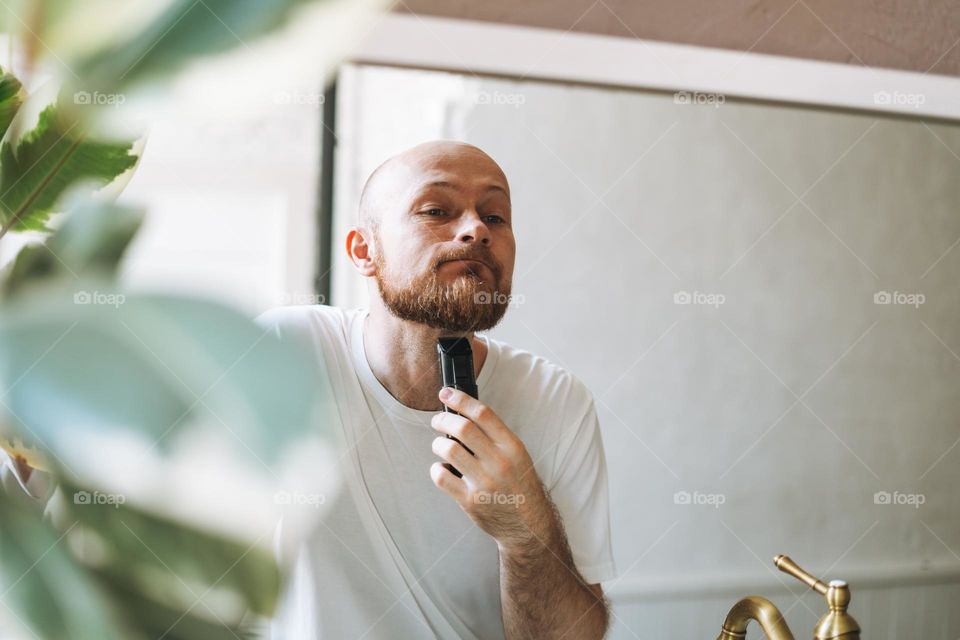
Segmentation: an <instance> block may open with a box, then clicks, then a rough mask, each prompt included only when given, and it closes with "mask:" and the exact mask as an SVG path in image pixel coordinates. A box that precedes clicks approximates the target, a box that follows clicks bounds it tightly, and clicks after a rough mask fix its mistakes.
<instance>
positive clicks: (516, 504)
mask: <svg viewBox="0 0 960 640" xmlns="http://www.w3.org/2000/svg"><path fill="white" fill-rule="evenodd" d="M440 400H441V401H442V402H443V403H444V404H445V405H446V406H448V407H450V408H451V409H453V410H454V411H456V412H457V413H459V414H461V415H456V414H454V413H438V414H437V415H435V416H434V417H433V419H432V420H431V425H432V426H433V428H434V429H436V430H437V431H440V432H441V433H445V434H448V435H450V436H453V437H454V438H456V440H451V439H450V438H446V437H443V436H440V437H438V438H437V439H435V440H434V441H433V452H434V453H435V454H437V455H438V456H440V457H441V458H443V459H444V460H445V461H446V462H448V463H449V464H451V465H453V466H454V467H455V468H456V469H457V470H459V471H460V473H462V474H463V477H462V478H457V477H456V476H455V475H454V474H453V473H451V472H450V471H449V470H448V469H446V468H445V467H444V465H443V463H440V462H436V463H434V464H433V465H432V466H431V467H430V476H431V477H432V478H433V482H434V484H436V485H437V486H438V487H439V488H440V489H442V490H443V491H445V492H446V493H447V494H449V495H450V496H451V497H453V499H455V500H456V501H457V503H458V504H459V505H460V507H461V508H462V509H463V510H464V511H465V512H466V513H467V515H469V516H470V517H471V518H472V519H473V521H474V522H476V523H477V525H478V526H479V527H480V528H481V529H483V530H484V531H486V532H487V533H488V534H490V535H491V536H492V537H493V538H494V539H495V540H496V541H497V543H498V544H499V545H500V547H501V548H511V547H517V546H526V545H529V543H530V542H531V540H532V539H535V538H536V537H541V538H543V537H546V536H547V535H548V531H547V528H548V527H550V526H551V524H552V519H553V518H552V510H551V505H550V503H549V501H548V499H547V497H546V494H545V492H544V489H543V485H542V483H541V481H540V477H539V476H538V475H537V472H536V470H535V469H534V467H533V460H531V458H530V454H529V453H527V449H526V447H525V446H524V444H523V442H522V441H521V440H520V438H518V437H517V436H516V434H514V433H513V432H512V431H511V430H510V428H509V427H507V425H505V424H504V423H503V421H502V420H500V418H499V417H498V416H497V414H496V413H494V412H493V410H492V409H490V407H488V406H486V405H485V404H483V403H482V402H480V401H479V400H477V399H476V398H471V397H470V396H468V395H467V394H465V393H464V392H462V391H457V390H456V389H452V388H450V387H444V388H443V389H441V390H440ZM457 440H459V442H457ZM460 443H463V444H460ZM464 447H466V448H464ZM468 449H469V451H468ZM471 451H472V452H473V453H472V454H471Z"/></svg>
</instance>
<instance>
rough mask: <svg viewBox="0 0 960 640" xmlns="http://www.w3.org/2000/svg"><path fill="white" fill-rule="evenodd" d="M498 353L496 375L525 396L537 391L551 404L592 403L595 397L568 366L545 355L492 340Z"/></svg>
mask: <svg viewBox="0 0 960 640" xmlns="http://www.w3.org/2000/svg"><path fill="white" fill-rule="evenodd" d="M489 340H490V342H491V343H493V344H495V345H496V347H497V350H498V359H497V366H496V368H495V369H494V371H493V376H494V377H495V378H498V379H502V381H503V382H505V383H506V384H509V385H510V386H512V387H515V388H517V389H518V390H521V389H522V392H523V393H526V392H535V393H536V394H538V396H539V397H541V398H544V399H546V400H548V401H551V400H556V399H564V400H572V401H577V402H589V401H591V400H592V397H593V396H592V395H591V393H590V390H589V388H588V387H587V385H586V384H584V382H583V381H582V380H580V378H579V377H577V376H576V375H575V374H574V373H573V372H571V371H570V370H569V369H567V368H566V367H564V366H562V365H559V364H557V363H555V362H553V361H551V360H549V359H547V358H545V357H543V356H541V355H538V354H535V353H532V352H530V351H527V350H526V349H522V348H520V347H516V346H513V345H511V344H508V343H506V342H503V341H502V340H495V339H493V338H489Z"/></svg>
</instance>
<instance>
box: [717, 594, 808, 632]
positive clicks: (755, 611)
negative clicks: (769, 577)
mask: <svg viewBox="0 0 960 640" xmlns="http://www.w3.org/2000/svg"><path fill="white" fill-rule="evenodd" d="M751 620H755V621H756V622H757V624H759V625H760V628H761V629H763V633H764V634H765V635H766V637H767V638H769V640H794V638H793V634H792V633H790V628H789V627H788V626H787V623H786V622H785V621H784V619H783V615H781V613H780V610H779V609H777V607H776V605H774V604H773V603H772V602H770V601H769V600H767V599H766V598H763V597H760V596H747V597H746V598H744V599H743V600H741V601H740V602H738V603H737V604H735V605H733V608H732V609H730V613H728V614H727V619H726V620H724V621H723V629H722V630H721V631H720V635H719V636H717V640H743V639H744V638H746V637H747V625H748V624H749V623H750V621H751Z"/></svg>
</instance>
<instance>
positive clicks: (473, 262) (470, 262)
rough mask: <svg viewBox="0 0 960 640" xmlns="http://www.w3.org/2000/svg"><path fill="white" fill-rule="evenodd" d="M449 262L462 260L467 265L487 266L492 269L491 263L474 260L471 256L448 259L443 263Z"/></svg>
mask: <svg viewBox="0 0 960 640" xmlns="http://www.w3.org/2000/svg"><path fill="white" fill-rule="evenodd" d="M448 262H462V263H463V264H466V265H469V266H472V267H486V268H487V269H490V265H488V264H487V263H486V262H481V261H480V260H473V259H471V258H462V259H457V260H446V261H444V262H443V263H442V264H446V263H448Z"/></svg>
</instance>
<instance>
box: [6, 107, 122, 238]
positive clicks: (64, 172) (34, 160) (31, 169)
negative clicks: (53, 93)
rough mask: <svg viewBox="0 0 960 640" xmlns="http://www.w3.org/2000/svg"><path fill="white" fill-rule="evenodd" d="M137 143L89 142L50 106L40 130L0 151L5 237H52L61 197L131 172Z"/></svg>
mask: <svg viewBox="0 0 960 640" xmlns="http://www.w3.org/2000/svg"><path fill="white" fill-rule="evenodd" d="M132 147H133V143H132V142H106V141H97V140H92V139H90V138H89V137H88V136H87V135H86V133H85V131H84V129H83V126H82V125H81V124H80V122H79V121H78V120H77V119H76V118H67V117H61V110H60V109H59V108H58V107H57V106H56V105H50V106H48V107H47V108H46V109H44V110H43V111H42V112H41V113H40V118H39V121H38V122H37V125H36V127H34V128H33V129H32V130H31V131H29V132H27V133H26V134H24V136H23V137H22V138H21V139H19V140H17V141H14V140H5V141H4V142H3V146H2V147H0V237H2V236H3V234H5V233H6V232H7V231H9V230H14V231H28V230H34V231H49V229H47V227H46V222H47V220H48V219H49V217H50V214H51V213H53V212H54V211H55V207H56V206H57V204H58V203H59V201H60V198H61V196H63V194H64V193H65V192H66V191H67V189H68V188H70V187H71V186H73V185H74V184H75V183H77V182H79V181H85V182H89V183H90V184H93V185H95V186H96V187H100V186H103V185H105V184H107V183H109V182H111V181H112V180H113V179H114V178H116V177H117V176H119V175H120V174H121V173H123V172H125V171H127V170H128V169H130V168H132V167H133V166H134V165H135V164H136V162H137V156H135V155H133V154H132V153H130V151H131V149H132Z"/></svg>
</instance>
